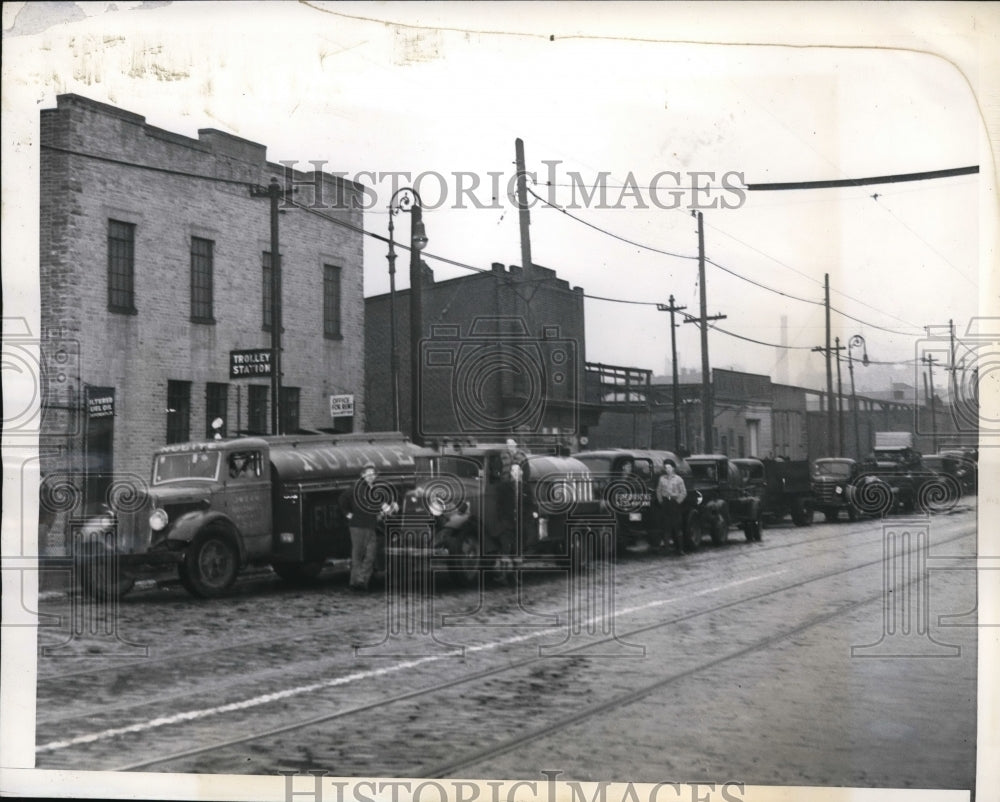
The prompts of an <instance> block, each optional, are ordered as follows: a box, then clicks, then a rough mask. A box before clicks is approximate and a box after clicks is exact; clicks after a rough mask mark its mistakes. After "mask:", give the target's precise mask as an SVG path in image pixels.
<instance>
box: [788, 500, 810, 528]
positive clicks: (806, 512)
mask: <svg viewBox="0 0 1000 802" xmlns="http://www.w3.org/2000/svg"><path fill="white" fill-rule="evenodd" d="M812 522H813V509H812V505H810V504H809V502H808V501H807V500H806V499H804V498H796V499H792V523H793V524H795V525H796V526H811V525H812Z"/></svg>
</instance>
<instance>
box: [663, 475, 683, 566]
mask: <svg viewBox="0 0 1000 802" xmlns="http://www.w3.org/2000/svg"><path fill="white" fill-rule="evenodd" d="M686 497H687V488H686V487H685V486H684V480H683V479H682V478H681V477H680V476H678V475H677V472H676V468H675V467H674V464H673V463H672V462H670V461H665V462H664V463H663V473H662V474H660V479H659V481H658V482H657V483H656V501H657V503H658V504H659V506H660V514H661V516H662V520H663V545H664V546H667V545H669V543H670V541H671V539H672V540H673V542H674V545H675V547H676V549H677V553H678V554H683V553H684V533H683V532H682V530H681V502H683V501H684V499H685V498H686Z"/></svg>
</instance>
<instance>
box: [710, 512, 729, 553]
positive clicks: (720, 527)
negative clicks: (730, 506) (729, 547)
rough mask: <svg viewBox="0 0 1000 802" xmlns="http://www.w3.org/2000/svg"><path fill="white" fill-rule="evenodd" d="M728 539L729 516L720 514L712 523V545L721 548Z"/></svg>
mask: <svg viewBox="0 0 1000 802" xmlns="http://www.w3.org/2000/svg"><path fill="white" fill-rule="evenodd" d="M728 539H729V514H728V513H725V512H724V513H722V514H721V515H719V516H717V517H716V519H715V520H714V521H712V545H714V546H721V545H723V544H724V543H725V542H726V541H727V540H728Z"/></svg>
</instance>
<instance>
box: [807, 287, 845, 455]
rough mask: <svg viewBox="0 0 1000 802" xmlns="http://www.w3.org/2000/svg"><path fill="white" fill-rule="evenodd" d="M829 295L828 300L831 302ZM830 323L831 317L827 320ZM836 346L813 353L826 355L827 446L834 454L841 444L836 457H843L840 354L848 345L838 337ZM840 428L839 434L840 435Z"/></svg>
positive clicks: (821, 348) (817, 348)
mask: <svg viewBox="0 0 1000 802" xmlns="http://www.w3.org/2000/svg"><path fill="white" fill-rule="evenodd" d="M829 297H830V296H829V295H828V296H827V299H828V300H829ZM827 322H828V323H829V317H828V318H827ZM826 332H827V343H829V342H830V339H829V337H830V329H829V328H827V330H826ZM836 339H837V345H836V346H829V345H827V346H822V345H817V346H816V347H815V348H813V349H812V350H813V351H819V352H821V353H824V354H826V379H827V391H826V413H827V414H826V421H827V432H826V444H827V449H828V452H829V453H830V454H834V446H835V445H837V444H838V443H839V445H840V450H839V451H837V452H836V455H837V456H839V457H842V456H843V455H844V432H843V426H842V425H840V426H839V427H838V424H842V423H843V421H842V420H840V414H839V413H840V411H841V410H840V392H841V390H840V352H841V351H843V350H844V349H845V348H847V346H846V345H841V344H840V337H837V338H836ZM831 354H836V357H837V407H836V408H837V412H838V414H837V415H836V416H834V406H833V365H832V362H831V361H830V360H831ZM838 428H839V430H840V431H839V434H838V431H837V430H838Z"/></svg>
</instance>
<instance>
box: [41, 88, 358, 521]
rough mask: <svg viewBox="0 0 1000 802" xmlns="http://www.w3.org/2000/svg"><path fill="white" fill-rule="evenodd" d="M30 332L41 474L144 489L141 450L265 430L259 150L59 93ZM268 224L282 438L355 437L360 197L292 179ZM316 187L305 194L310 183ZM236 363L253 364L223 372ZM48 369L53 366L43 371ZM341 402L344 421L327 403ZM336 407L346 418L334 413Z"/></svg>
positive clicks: (319, 179) (266, 206)
mask: <svg viewBox="0 0 1000 802" xmlns="http://www.w3.org/2000/svg"><path fill="white" fill-rule="evenodd" d="M41 145H42V147H41V175H40V184H41V208H40V217H41V219H40V222H41V242H40V246H41V248H40V252H41V264H40V268H41V320H42V328H43V330H42V332H41V335H42V338H43V343H44V346H43V352H44V353H48V354H50V355H51V356H50V357H48V361H49V367H50V368H53V367H54V365H55V362H56V361H58V363H59V364H58V367H59V370H58V371H54V370H50V371H49V381H48V386H47V388H46V390H47V395H46V399H45V416H44V419H43V427H42V432H41V435H42V453H43V457H42V460H43V473H45V474H54V473H65V474H68V475H72V476H77V477H80V476H84V477H86V479H87V482H86V486H85V489H86V497H87V499H86V500H87V501H88V502H89V503H91V504H93V503H96V502H98V501H100V500H101V497H102V494H103V492H104V491H105V489H106V488H107V486H108V485H109V483H110V482H111V479H112V476H113V475H116V476H120V475H121V474H136V475H138V476H140V477H146V476H147V475H148V472H149V464H150V462H149V458H150V455H151V453H152V451H153V450H154V449H156V448H157V447H159V446H162V445H164V444H166V443H170V442H175V441H182V440H188V439H201V438H206V437H212V436H213V434H214V432H215V431H216V430H214V429H213V428H212V426H211V424H212V421H213V420H214V419H216V418H218V419H221V421H222V422H223V423H222V428H221V432H222V433H223V434H225V435H232V434H234V433H236V432H238V431H255V432H265V433H266V432H269V431H270V414H269V398H270V378H269V377H268V376H266V375H260V374H258V373H256V371H257V370H258V367H257V366H258V365H260V364H262V361H261V360H263V359H266V357H262V356H261V355H260V353H259V350H260V349H263V350H267V349H269V348H270V345H271V334H270V327H271V319H270V315H271V311H270V268H271V254H270V248H271V243H270V203H269V201H268V199H267V198H254V197H251V195H250V191H249V187H250V186H251V185H267V184H268V182H269V181H270V179H271V178H272V177H276V178H277V179H278V180H279V181H281V182H284V180H285V176H284V172H285V171H284V168H283V166H282V165H280V164H274V163H272V162H269V161H267V160H266V148H265V146H264V145H260V144H257V143H255V142H250V141H248V140H245V139H241V138H239V137H235V136H232V135H230V134H227V133H224V132H222V131H217V130H214V129H202V130H200V131H199V132H198V138H197V139H191V138H189V137H185V136H180V135H178V134H175V133H171V132H169V131H165V130H162V129H160V128H156V127H154V126H152V125H149V124H147V123H146V121H145V118H143V117H141V116H139V115H137V114H133V113H131V112H128V111H125V110H122V109H119V108H116V107H114V106H109V105H106V104H103V103H97V102H95V101H92V100H88V99H86V98H83V97H80V96H78V95H60V96H59V97H58V99H57V106H56V108H54V109H45V110H43V111H42V112H41ZM294 180H295V181H296V182H297V191H298V194H297V195H296V200H297V201H298V202H300V203H302V204H304V205H306V206H309V205H311V204H312V203H313V202H314V201H315V200H317V198H316V197H315V194H314V193H315V191H316V187H321V191H322V195H323V197H322V199H320V200H321V202H322V203H323V204H324V205H325V208H324V209H323V214H325V215H327V216H329V217H333V218H335V220H336V221H338V222H340V223H342V224H343V225H337V224H335V223H334V222H330V221H329V220H325V219H322V218H321V217H319V216H317V215H315V214H309V213H308V212H306V211H304V210H301V209H294V208H288V209H287V211H285V212H283V213H281V214H280V218H279V219H280V245H281V260H282V291H281V295H282V303H283V308H284V312H283V335H282V346H283V356H282V359H283V363H282V366H283V378H282V385H283V390H282V393H283V395H282V398H281V402H282V403H281V410H282V418H283V428H284V429H285V430H286V431H294V430H297V429H300V428H316V429H319V428H333V427H339V428H350V427H352V426H353V427H356V428H359V429H360V428H362V422H363V420H364V417H363V416H364V409H365V406H364V399H365V395H364V377H363V347H364V339H363V331H364V305H363V303H362V234H361V233H360V231H361V227H362V214H361V211H360V208H361V205H360V204H358V203H355V204H351V203H350V202H351V200H352V199H353V198H354V197H355V196H356V195H359V194H360V187H358V186H357V185H355V184H353V183H351V182H345V181H343V180H342V179H340V178H337V177H334V176H331V175H326V174H322V173H318V174H314V173H308V174H307V173H295V174H294ZM311 182H315V183H311ZM236 351H254V353H253V354H247V355H245V356H244V358H243V359H242V360H240V368H239V369H238V370H239V374H240V375H234V373H233V372H231V368H232V362H233V359H234V358H235V356H236V355H234V354H233V352H236ZM57 354H62V356H60V357H58V359H57V357H56V356H55V355H57ZM333 395H337V396H352V397H353V414H354V418H353V420H351V419H337V420H333V419H331V415H330V410H331V401H330V397H331V396H333ZM347 408H348V409H349V406H348V407H347Z"/></svg>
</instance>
